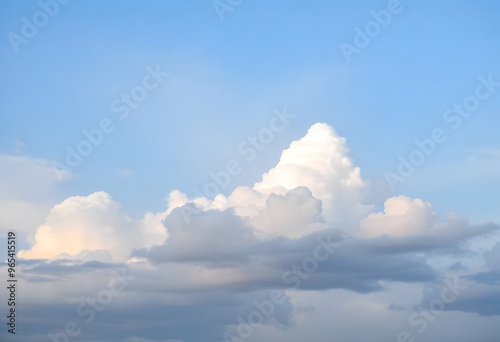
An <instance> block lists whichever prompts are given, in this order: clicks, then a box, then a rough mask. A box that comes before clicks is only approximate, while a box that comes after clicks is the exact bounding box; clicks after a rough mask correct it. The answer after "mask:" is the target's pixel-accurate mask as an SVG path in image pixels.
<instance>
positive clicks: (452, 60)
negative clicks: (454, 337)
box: [0, 0, 500, 341]
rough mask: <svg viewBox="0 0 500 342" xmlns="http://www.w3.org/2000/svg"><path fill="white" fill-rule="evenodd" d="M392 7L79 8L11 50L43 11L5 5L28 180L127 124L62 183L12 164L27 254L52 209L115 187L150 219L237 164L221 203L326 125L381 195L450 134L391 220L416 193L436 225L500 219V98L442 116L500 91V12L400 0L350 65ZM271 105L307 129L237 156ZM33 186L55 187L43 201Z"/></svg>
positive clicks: (15, 118)
mask: <svg viewBox="0 0 500 342" xmlns="http://www.w3.org/2000/svg"><path fill="white" fill-rule="evenodd" d="M235 3H236V2H235ZM388 3H390V1H389V2H387V1H368V0H365V1H358V2H352V1H326V0H325V1H319V0H318V1H316V0H313V1H309V2H304V1H262V0H254V1H250V0H245V1H242V2H241V3H240V4H238V5H235V6H234V8H233V9H232V11H227V12H225V13H224V14H223V20H221V18H220V17H219V15H218V13H217V10H216V9H215V8H214V4H213V3H212V2H211V1H199V0H197V1H190V2H186V1H174V0H172V1H170V0H169V1H159V0H158V1H157V0H150V1H147V2H140V1H106V2H101V1H69V2H68V3H67V4H60V5H59V10H58V13H57V14H55V15H54V16H53V17H51V18H50V19H49V20H48V23H47V24H46V25H45V26H43V27H40V28H39V29H38V33H37V34H36V35H35V36H34V37H32V38H29V39H28V41H27V43H26V44H24V43H23V44H20V45H18V46H17V47H16V46H13V44H12V42H11V41H10V40H9V34H10V33H15V34H17V35H21V34H22V32H21V31H22V27H23V21H22V18H23V17H27V18H29V19H30V20H32V17H33V15H34V14H35V13H37V12H39V11H40V10H41V9H40V5H39V4H38V3H37V2H36V1H23V2H17V1H12V0H11V1H4V2H3V3H2V4H1V5H0V9H1V10H0V32H2V33H3V36H4V39H2V40H0V55H1V56H2V59H1V61H2V63H0V75H1V81H0V92H1V94H2V95H3V96H2V97H1V98H2V101H0V113H1V114H0V115H1V125H0V156H16V157H23V158H26V165H28V166H26V168H27V170H28V169H30V168H31V166H29V165H30V164H29V163H30V162H31V161H33V160H38V161H43V163H47V164H48V165H49V164H50V165H52V163H53V162H57V163H62V164H64V163H65V158H66V154H67V151H66V146H70V147H72V148H76V145H77V144H78V143H79V142H80V141H81V140H82V139H84V135H83V134H82V130H91V129H95V128H97V127H99V123H100V122H101V120H103V119H104V118H108V119H110V120H111V121H112V122H113V124H114V125H115V129H114V130H113V131H112V132H111V133H109V134H104V140H103V142H102V143H101V144H100V145H98V146H95V147H94V148H93V150H92V152H91V153H90V154H89V155H88V156H85V157H84V158H83V160H82V162H81V163H80V164H79V165H78V166H77V167H75V168H72V169H71V170H70V171H71V172H70V173H71V175H70V176H69V177H68V178H65V179H64V180H62V181H54V179H52V178H53V176H49V175H47V174H46V173H43V176H40V175H39V174H36V173H35V171H33V173H30V172H29V171H26V172H24V171H22V172H20V171H17V170H18V169H17V166H12V165H11V164H9V163H10V162H9V161H8V159H3V160H5V161H4V165H3V172H4V175H7V176H5V177H6V178H5V179H4V186H7V185H8V184H10V185H11V186H12V189H11V188H10V187H9V190H8V191H7V190H5V191H4V196H6V197H7V198H4V199H2V201H4V202H5V203H8V201H9V200H12V201H14V202H15V201H18V202H23V203H29V205H30V206H33V207H36V208H37V209H36V215H35V214H33V215H32V217H33V220H32V221H30V222H29V223H28V221H22V223H19V225H24V227H26V228H25V231H24V230H23V231H22V235H21V240H20V244H21V245H22V246H23V247H24V248H26V249H29V247H30V246H31V245H32V244H31V242H30V241H32V240H30V236H31V239H32V238H33V236H34V234H35V232H36V229H37V227H38V226H39V225H41V224H43V222H46V221H44V217H47V215H48V213H49V211H50V208H52V207H54V206H55V205H57V204H58V203H62V202H63V201H64V200H65V199H68V198H71V197H72V196H89V195H90V194H92V193H95V192H105V193H107V194H109V196H110V197H111V198H112V199H113V200H114V201H116V202H118V203H120V205H121V207H122V209H123V211H124V212H126V213H127V215H128V216H130V217H131V218H132V219H134V220H140V219H141V218H142V217H143V216H144V215H145V214H146V213H147V212H151V213H159V212H162V211H163V210H165V208H166V207H167V208H168V207H169V206H168V204H167V197H168V196H169V193H170V192H171V191H173V190H176V189H178V190H179V191H181V192H182V193H185V194H186V195H187V196H188V197H189V198H194V197H195V193H194V190H193V189H194V188H197V189H202V188H203V186H204V185H205V184H207V182H209V181H211V179H210V176H209V174H210V172H218V171H220V170H223V169H224V168H225V167H226V163H227V162H228V161H230V160H238V161H239V162H241V166H242V171H241V173H240V174H239V175H237V176H234V177H231V179H230V183H229V185H228V186H227V187H224V188H223V189H222V190H221V193H222V194H223V195H225V196H229V195H230V194H231V193H232V192H233V190H234V189H236V188H237V187H238V186H248V187H252V186H253V184H254V183H257V182H259V181H261V178H262V175H263V173H265V172H267V171H268V170H270V169H272V168H273V167H275V166H276V165H277V162H278V161H279V160H280V155H281V153H282V151H283V150H285V149H287V148H288V147H289V146H290V143H291V142H292V141H297V140H299V139H300V138H302V137H304V136H305V135H306V133H307V132H308V129H309V128H310V127H311V126H312V125H313V124H315V123H318V122H322V123H326V124H327V125H329V126H331V127H333V129H334V130H335V131H336V133H337V134H338V135H339V136H342V137H345V138H346V141H347V145H348V147H349V150H350V154H349V155H350V158H352V160H353V163H354V165H356V166H359V168H360V170H361V176H362V177H364V179H366V180H369V181H371V182H374V183H377V184H379V185H381V188H384V186H385V185H384V184H385V174H386V172H388V171H389V172H396V171H395V170H397V167H398V163H399V160H398V157H399V156H403V157H405V158H407V157H408V155H409V154H410V153H411V152H412V151H413V150H415V148H416V147H415V143H414V140H415V139H419V140H422V139H426V138H429V137H431V134H432V131H433V130H434V129H436V128H442V129H443V130H444V131H445V133H446V135H447V137H448V139H447V140H446V142H444V143H442V144H438V145H437V148H436V152H435V153H432V154H431V155H430V156H428V157H426V159H425V162H424V163H423V164H422V165H421V166H418V167H417V168H416V170H415V172H414V173H413V174H412V175H411V176H410V177H408V179H407V180H406V181H405V182H404V183H401V184H398V185H397V186H396V187H395V188H394V191H393V192H391V193H388V192H387V189H385V190H384V189H382V190H380V189H379V190H380V191H379V192H377V191H375V192H377V193H376V194H373V196H372V197H370V199H373V198H376V200H373V201H372V202H371V203H370V204H373V205H374V206H375V208H376V210H381V209H383V203H384V201H385V200H386V199H387V198H388V197H389V196H399V195H404V196H408V197H410V198H422V199H423V200H425V201H429V202H430V203H432V206H433V208H434V210H435V211H436V213H437V214H439V215H440V216H441V217H445V216H446V215H447V213H449V212H451V211H456V212H458V213H459V215H460V216H461V217H464V218H466V219H468V220H469V221H470V222H471V224H483V223H487V222H496V223H499V222H500V215H499V214H498V204H499V203H500V196H499V194H500V178H499V176H498V175H499V174H500V173H499V172H500V136H499V135H498V127H499V126H500V118H499V116H498V113H497V112H498V108H499V105H500V90H496V91H494V92H493V93H492V94H491V96H490V97H489V98H488V99H487V100H484V101H481V102H480V105H479V108H478V110H477V111H475V112H474V113H472V114H471V116H470V117H469V118H467V119H464V120H463V123H462V125H461V126H460V128H458V129H456V130H453V129H451V128H450V127H451V126H450V123H447V122H445V121H444V120H443V113H444V112H445V111H446V110H447V109H448V108H451V107H452V106H453V104H454V103H462V102H463V101H464V99H465V98H466V97H467V96H469V95H473V94H474V91H475V89H476V87H477V86H478V84H480V81H478V78H479V77H481V76H482V77H484V78H488V77H492V78H493V80H495V81H500V64H499V63H498V61H499V60H500V40H499V39H500V38H499V37H500V22H499V21H498V15H497V13H498V12H499V10H500V4H499V3H498V2H496V1H493V0H491V1H486V0H482V1H475V2H467V1H451V0H450V1H440V2H439V3H437V4H436V3H435V2H432V1H409V0H401V2H400V4H399V8H400V9H401V10H400V12H399V13H398V14H392V15H391V19H390V23H389V24H388V25H387V26H386V27H382V28H381V30H380V33H379V34H377V35H375V36H374V37H372V38H370V43H369V44H368V45H367V46H366V47H364V48H362V49H361V51H360V53H359V54H353V55H352V56H350V58H351V61H350V62H349V61H348V60H347V59H346V56H345V55H344V54H343V53H342V50H341V47H340V46H341V44H342V43H348V44H354V43H353V42H354V40H355V35H356V28H357V27H358V28H361V29H363V28H364V27H365V25H366V24H367V23H368V22H370V21H372V20H373V14H371V11H376V12H379V11H382V10H386V9H387V8H388ZM16 49H18V51H17V52H16V51H15V50H16ZM147 68H153V69H154V68H159V69H161V70H162V71H164V72H166V73H168V76H167V77H165V79H164V80H163V81H162V82H161V83H160V84H159V85H158V87H156V88H155V89H154V90H152V91H148V92H147V96H146V98H145V100H144V101H142V102H140V103H139V104H138V106H137V108H136V109H134V110H132V111H131V114H130V116H129V117H128V118H127V119H126V120H121V119H120V118H119V114H117V113H115V112H113V111H112V108H111V106H112V103H113V102H114V101H116V100H117V99H119V98H120V96H121V94H126V93H130V92H131V89H133V88H134V87H135V86H137V85H140V84H141V82H142V80H143V78H144V77H145V75H147V73H148V71H147ZM276 108H278V109H280V110H281V109H283V108H287V111H288V112H290V113H292V114H294V115H295V118H293V119H292V120H291V121H290V124H289V125H287V126H286V129H284V130H283V131H281V132H279V133H276V135H275V137H274V139H273V140H272V141H271V142H270V143H269V144H268V145H266V146H265V149H263V150H262V151H259V152H258V153H257V155H256V157H255V159H254V160H253V161H252V162H246V161H245V159H244V157H242V156H241V155H240V154H238V152H237V149H238V146H239V145H240V144H241V143H242V142H245V141H246V140H247V139H248V137H249V136H251V135H256V134H257V133H258V132H260V131H261V130H262V129H263V128H265V127H268V123H269V120H270V119H271V118H272V117H273V115H274V114H273V113H274V112H273V110H274V109H276ZM16 165H17V164H16ZM23 165H24V164H23ZM23 170H24V169H23ZM32 170H34V168H33V169H32ZM9 177H12V179H11V178H9ZM23 177H25V178H23ZM38 177H40V178H38ZM51 177H52V178H51ZM28 178H30V179H29V180H28ZM42 178H43V179H42ZM49 178H50V180H49ZM37 179H40V182H39V183H40V184H45V179H47V181H46V183H47V185H46V186H45V185H44V186H42V185H40V189H38V188H37V187H36V186H34V185H33V184H34V183H35V182H36V181H37ZM0 184H1V183H0ZM289 190H290V189H289ZM313 195H314V196H316V195H317V194H316V193H315V192H314V191H313ZM2 201H0V202H2ZM367 201H368V200H365V201H364V202H363V204H368V203H367ZM16 203H17V202H16ZM171 205H172V204H171V203H170V206H171ZM9 208H10V207H9ZM24 214H25V215H26V216H28V217H29V216H30V214H29V213H24ZM14 221H15V218H13V219H10V218H9V220H6V221H5V222H14ZM16 222H17V221H16ZM4 224H5V223H4ZM5 229H7V228H5ZM68 253H69V252H68ZM70 254H71V253H70ZM186 341H189V340H186Z"/></svg>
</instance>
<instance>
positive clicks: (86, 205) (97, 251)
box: [19, 192, 166, 261]
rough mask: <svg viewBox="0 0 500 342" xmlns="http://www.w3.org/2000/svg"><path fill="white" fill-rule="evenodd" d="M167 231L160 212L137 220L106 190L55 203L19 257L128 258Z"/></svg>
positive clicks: (158, 240) (160, 239) (164, 235)
mask: <svg viewBox="0 0 500 342" xmlns="http://www.w3.org/2000/svg"><path fill="white" fill-rule="evenodd" d="M165 237H166V232H165V230H164V229H163V228H162V226H161V218H160V217H159V216H158V215H156V216H155V215H152V214H147V215H146V216H145V218H144V220H143V221H142V222H135V221H133V220H132V219H130V218H129V217H128V216H127V215H126V214H124V213H123V212H122V211H121V210H120V204H119V203H117V202H116V201H114V200H113V199H112V198H111V197H110V196H109V194H107V193H105V192H96V193H93V194H90V195H88V196H74V197H70V198H68V199H66V200H65V201H63V202H62V203H60V204H58V205H56V206H54V207H53V208H52V209H51V210H50V213H49V215H48V216H47V218H46V219H45V223H44V224H42V225H41V226H40V227H39V228H38V230H37V232H36V235H35V243H34V245H33V246H32V247H31V249H30V250H27V251H20V252H19V257H21V258H29V259H36V258H40V259H50V258H55V257H66V256H70V257H77V258H82V259H87V258H90V259H92V258H94V259H96V258H97V259H98V260H103V259H104V260H103V261H105V260H107V259H108V254H109V256H111V258H112V259H113V260H114V261H126V260H127V257H128V255H129V253H130V251H131V250H132V249H133V248H136V247H137V246H143V245H146V246H150V245H152V244H153V243H154V242H157V243H159V242H161V241H162V240H163V239H165Z"/></svg>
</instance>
